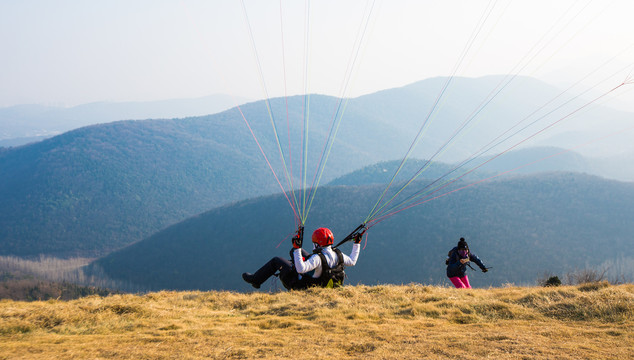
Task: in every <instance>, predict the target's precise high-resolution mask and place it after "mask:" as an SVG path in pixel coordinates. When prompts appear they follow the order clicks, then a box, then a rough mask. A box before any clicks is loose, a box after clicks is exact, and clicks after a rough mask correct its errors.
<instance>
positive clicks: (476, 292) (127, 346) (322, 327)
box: [0, 282, 634, 359]
mask: <svg viewBox="0 0 634 360" xmlns="http://www.w3.org/2000/svg"><path fill="white" fill-rule="evenodd" d="M203 358H206V359H291V358H296V359H299V358H307V359H633V358H634V285H632V284H627V285H609V284H608V283H607V282H605V283H604V282H602V283H591V284H585V285H578V286H561V287H550V288H543V287H505V288H491V289H473V290H456V289H453V288H448V287H437V286H423V285H419V284H410V285H402V286H392V285H385V286H348V287H344V288H341V289H335V290H333V289H311V290H308V291H291V292H279V293H266V292H253V293H235V292H158V293H149V294H145V295H111V296H107V297H99V296H91V297H86V298H82V299H79V300H72V301H60V300H49V301H35V302H16V301H10V300H3V301H0V359H203Z"/></svg>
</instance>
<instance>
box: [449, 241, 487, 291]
mask: <svg viewBox="0 0 634 360" xmlns="http://www.w3.org/2000/svg"><path fill="white" fill-rule="evenodd" d="M447 256H448V258H447V260H445V264H447V277H448V278H449V280H451V283H452V284H454V286H455V287H456V288H458V289H471V285H470V284H469V278H468V277H467V265H469V262H474V263H475V264H476V265H478V266H479V267H480V269H481V270H482V272H487V271H488V269H487V268H486V266H484V264H483V263H482V261H480V259H479V258H478V257H477V256H476V254H474V253H472V252H471V251H470V250H469V245H467V241H466V240H465V239H464V238H460V241H458V246H456V247H454V248H453V249H451V250H450V251H449V254H447ZM469 267H471V265H469ZM472 269H473V268H472Z"/></svg>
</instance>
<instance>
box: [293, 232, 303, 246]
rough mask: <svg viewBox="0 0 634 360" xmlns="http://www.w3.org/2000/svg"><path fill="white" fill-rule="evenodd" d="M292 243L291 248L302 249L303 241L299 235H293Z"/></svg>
mask: <svg viewBox="0 0 634 360" xmlns="http://www.w3.org/2000/svg"><path fill="white" fill-rule="evenodd" d="M292 241H293V247H294V248H295V249H301V248H302V242H303V240H302V237H301V236H300V235H299V234H297V235H294V236H293V239H292Z"/></svg>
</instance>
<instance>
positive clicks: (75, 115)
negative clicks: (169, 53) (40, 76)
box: [0, 95, 246, 147]
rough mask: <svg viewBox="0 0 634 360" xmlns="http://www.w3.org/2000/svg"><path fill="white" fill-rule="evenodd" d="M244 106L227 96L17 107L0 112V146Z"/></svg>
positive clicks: (241, 100)
mask: <svg viewBox="0 0 634 360" xmlns="http://www.w3.org/2000/svg"><path fill="white" fill-rule="evenodd" d="M244 102H246V100H245V99H242V98H234V97H231V96H229V95H212V96H206V97H202V98H195V99H174V100H163V101H147V102H96V103H90V104H84V105H79V106H74V107H70V108H61V107H55V106H42V105H18V106H12V107H7V108H0V146H5V147H8V146H18V145H23V144H27V143H31V142H34V141H40V140H43V139H45V138H48V137H51V136H54V135H58V134H61V133H63V132H66V131H69V130H72V129H76V128H79V127H82V126H87V125H94V124H101V123H107V122H112V121H117V120H144V119H172V118H185V117H191V116H202V115H209V114H215V113H219V112H221V111H224V110H227V109H230V108H232V107H234V106H236V105H241V104H243V103H244Z"/></svg>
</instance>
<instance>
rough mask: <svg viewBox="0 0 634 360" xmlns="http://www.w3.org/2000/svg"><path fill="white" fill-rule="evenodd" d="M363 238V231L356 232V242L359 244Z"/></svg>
mask: <svg viewBox="0 0 634 360" xmlns="http://www.w3.org/2000/svg"><path fill="white" fill-rule="evenodd" d="M361 239H363V233H359V234H355V235H354V239H353V241H354V243H355V244H359V243H361Z"/></svg>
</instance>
